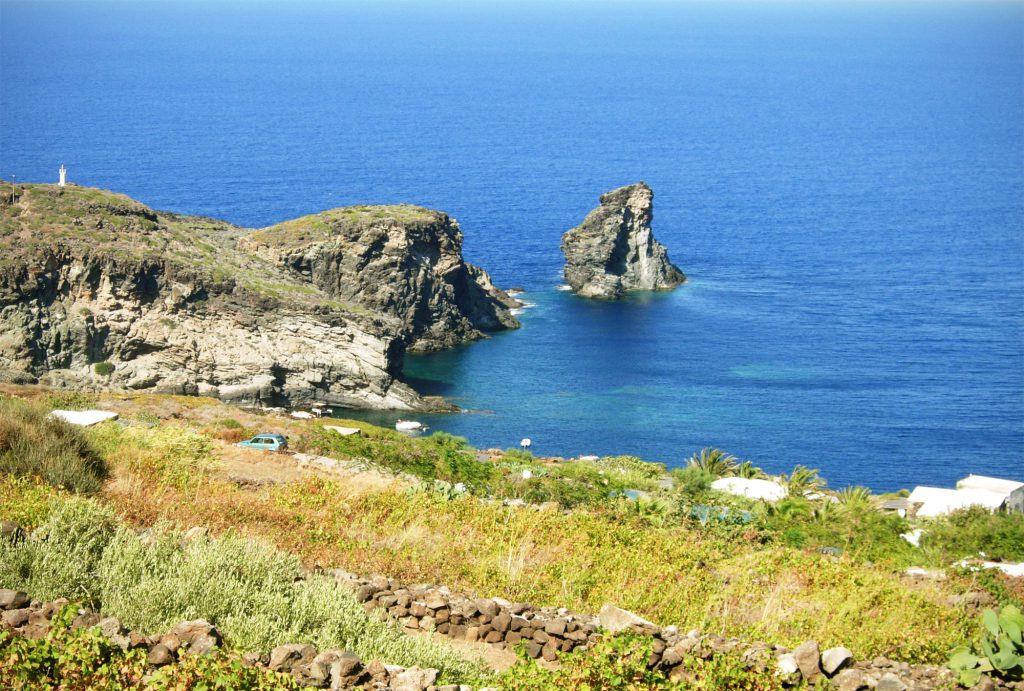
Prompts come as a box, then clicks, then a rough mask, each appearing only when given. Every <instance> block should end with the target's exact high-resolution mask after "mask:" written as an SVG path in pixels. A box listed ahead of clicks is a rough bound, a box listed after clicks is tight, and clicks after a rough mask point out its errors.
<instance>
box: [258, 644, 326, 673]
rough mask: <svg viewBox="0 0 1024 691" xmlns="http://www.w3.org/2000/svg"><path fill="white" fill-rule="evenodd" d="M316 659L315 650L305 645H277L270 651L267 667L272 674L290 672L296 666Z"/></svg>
mask: <svg viewBox="0 0 1024 691" xmlns="http://www.w3.org/2000/svg"><path fill="white" fill-rule="evenodd" d="M314 657H316V650H315V649H314V648H313V646H311V645H306V644H305V643H286V644H285V645H279V646H277V647H276V648H274V649H273V650H271V651H270V664H269V665H267V666H268V667H269V668H270V669H271V671H274V672H291V671H292V668H293V667H295V665H297V664H303V663H308V662H312V661H313V658H314Z"/></svg>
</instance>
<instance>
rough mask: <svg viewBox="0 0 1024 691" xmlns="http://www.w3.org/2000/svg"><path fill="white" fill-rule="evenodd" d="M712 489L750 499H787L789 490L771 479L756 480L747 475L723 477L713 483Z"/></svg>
mask: <svg viewBox="0 0 1024 691" xmlns="http://www.w3.org/2000/svg"><path fill="white" fill-rule="evenodd" d="M711 489H716V490H718V491H719V492H725V493H727V494H734V495H736V496H738V497H747V498H748V499H764V500H765V501H779V500H781V499H785V498H786V496H787V495H788V494H789V491H788V490H787V489H786V488H785V487H783V486H782V485H780V484H779V483H777V482H773V481H771V480H754V479H751V478H745V477H722V478H718V479H717V480H715V481H714V482H712V483H711Z"/></svg>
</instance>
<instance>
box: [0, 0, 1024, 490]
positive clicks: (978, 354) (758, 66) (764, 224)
mask: <svg viewBox="0 0 1024 691" xmlns="http://www.w3.org/2000/svg"><path fill="white" fill-rule="evenodd" d="M61 163H64V164H65V165H66V166H67V167H68V169H69V179H70V180H71V181H73V182H75V183H78V184H82V185H93V186H98V187H103V188H107V189H112V190H117V191H120V192H124V193H126V194H129V195H130V196H132V197H135V198H137V199H139V200H141V201H143V202H145V203H146V204H149V205H151V206H153V207H156V208H159V209H167V210H174V211H179V212H183V213H189V214H201V215H207V216H214V217H219V218H225V219H228V220H230V221H232V222H234V223H238V224H242V225H246V226H252V227H257V226H264V225H269V224H271V223H274V222H277V221H280V220H283V219H287V218H290V217H295V216H299V215H304V214H307V213H312V212H316V211H319V210H322V209H326V208H330V207H334V206H340V205H345V204H354V203H390V202H413V203H417V204H422V205H425V206H429V207H434V208H440V209H443V210H445V211H448V212H449V213H451V214H452V215H453V216H454V217H456V218H457V219H458V220H459V221H460V223H461V225H462V228H463V230H464V233H465V255H466V256H467V258H468V259H469V260H471V261H473V262H475V263H477V264H480V265H481V266H483V267H485V268H486V269H487V270H488V271H489V272H491V274H492V276H493V277H494V279H495V281H496V282H497V283H498V284H499V285H502V286H505V287H512V286H517V287H522V288H524V289H525V290H526V291H527V293H526V295H525V296H524V297H525V299H526V300H527V301H529V302H530V303H531V304H532V305H533V306H532V307H530V308H528V309H527V310H525V311H524V312H523V314H522V315H521V319H522V328H521V329H520V330H518V331H515V332H509V333H503V334H500V335H497V336H495V337H494V338H492V339H490V340H488V341H485V342H480V343H476V344H473V345H470V346H467V347H461V348H458V349H456V350H452V351H449V352H444V353H440V354H435V355H430V356H418V357H410V358H408V362H407V365H406V374H407V376H408V377H409V378H410V381H412V382H413V383H414V384H415V386H417V387H418V388H419V389H420V390H421V391H423V392H426V393H432V394H443V395H445V396H450V397H451V398H452V399H453V400H454V401H455V402H456V403H457V404H458V405H460V406H462V407H463V408H465V409H467V410H469V411H471V412H467V413H462V414H458V415H450V416H439V417H425V418H422V419H423V420H424V421H426V422H428V423H429V424H430V425H431V427H432V428H433V429H435V430H446V431H450V432H453V433H455V434H460V435H465V436H467V437H468V438H469V439H470V440H471V441H472V442H473V443H474V444H475V445H478V446H484V447H502V448H507V447H512V446H516V445H518V442H519V440H520V438H522V437H530V438H531V439H532V440H533V450H534V451H535V452H536V453H538V454H559V455H566V456H573V455H577V454H636V455H640V456H642V457H644V458H647V459H649V460H660V461H664V462H666V463H668V464H669V465H670V466H675V465H680V464H682V463H684V462H685V459H686V458H687V457H688V456H689V455H690V454H691V453H693V452H694V451H696V450H699V449H700V448H701V447H705V446H713V447H721V448H723V449H726V450H727V451H729V452H731V453H732V454H734V455H736V456H738V457H741V458H744V459H750V460H752V461H754V462H755V463H756V464H758V465H761V466H763V467H764V468H766V469H768V470H769V471H772V472H784V471H788V470H789V469H791V468H792V467H793V466H794V465H795V464H798V463H799V464H805V465H808V466H811V467H813V468H820V469H821V471H822V473H823V474H824V476H825V477H826V478H827V479H828V480H829V481H830V484H831V486H833V487H842V486H845V485H848V484H862V485H867V486H869V487H871V488H873V489H875V490H894V489H898V488H901V487H912V486H913V485H915V484H919V483H920V484H938V485H947V486H949V485H952V484H953V483H954V482H955V481H956V480H957V479H958V478H959V477H961V476H963V475H964V474H966V473H969V472H974V473H984V474H992V475H997V476H1004V477H1013V478H1016V479H1019V480H1024V3H1021V2H990V1H982V0H979V1H970V2H956V1H935V2H927V1H915V2H900V1H894V2H890V1H886V2H881V1H877V2H875V1H862V2H855V1H846V2H830V1H828V0H821V1H820V2H798V1H782V0H778V1H772V0H767V1H763V2H741V1H739V0H724V1H722V2H690V3H674V2H603V3H602V2H593V3H583V2H571V1H569V0H562V1H561V2H560V1H559V0H553V1H552V2H544V3H538V2H530V1H527V2H514V3H513V2H500V3H498V2H491V3H487V2H480V3H455V2H446V3H445V2H405V3H399V2H387V1H386V0H385V1H382V2H376V3H363V2H360V3H333V2H332V3H328V2H287V3H286V2H283V1H282V2H245V3H242V2H224V1H217V0H213V1H204V2H174V1H170V0H168V1H159V0H156V1H150V2H142V1H140V2H111V1H109V0H89V1H88V2H86V1H84V0H83V1H81V2H52V1H47V0H32V1H28V2H26V1H23V0H0V178H2V179H5V180H11V179H16V180H18V181H34V182H39V181H56V176H57V168H58V166H59V165H60V164H61ZM638 180H645V181H646V182H647V183H649V184H650V185H651V187H652V188H653V190H654V193H655V197H654V203H655V209H654V211H655V216H654V231H655V235H656V236H657V237H658V239H659V240H661V241H662V242H663V243H664V244H665V245H666V246H667V247H668V248H669V251H670V255H671V258H672V260H673V261H674V262H675V263H676V264H677V265H678V266H679V267H680V268H682V269H683V271H684V272H685V273H686V274H687V276H688V277H689V279H690V280H689V282H688V283H687V284H686V285H684V286H683V287H681V288H679V289H678V290H676V291H675V292H672V293H670V294H660V295H638V296H636V297H634V298H631V299H628V300H625V301H622V302H619V303H600V302H589V301H585V300H582V299H579V298H576V297H574V296H573V295H572V294H571V293H567V292H565V291H563V290H559V286H560V285H561V284H562V283H563V279H562V276H561V266H562V257H561V254H560V251H559V240H560V236H561V234H562V233H563V232H564V231H565V230H567V229H568V228H570V227H572V226H574V225H576V224H577V223H579V221H580V220H581V219H582V218H583V216H584V215H585V214H586V212H587V211H588V210H589V209H591V208H593V207H594V206H595V205H596V204H597V197H598V195H600V194H601V193H602V192H604V191H606V190H609V189H612V188H614V187H618V186H621V185H624V184H629V183H632V182H635V181H638ZM225 347H230V344H225ZM394 417H395V416H386V415H385V416H379V417H378V418H377V419H381V420H384V421H385V422H390V421H391V420H393V419H394Z"/></svg>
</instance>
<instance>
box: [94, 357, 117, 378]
mask: <svg viewBox="0 0 1024 691" xmlns="http://www.w3.org/2000/svg"><path fill="white" fill-rule="evenodd" d="M92 368H93V371H95V372H96V374H98V375H100V376H101V377H106V376H109V375H111V374H113V373H114V364H113V363H111V362H107V361H105V360H104V361H103V362H97V363H96V364H95V365H93V366H92Z"/></svg>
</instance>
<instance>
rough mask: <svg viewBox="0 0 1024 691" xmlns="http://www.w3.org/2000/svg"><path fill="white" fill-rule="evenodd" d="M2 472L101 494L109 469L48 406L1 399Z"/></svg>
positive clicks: (78, 490)
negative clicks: (53, 414) (54, 415)
mask: <svg viewBox="0 0 1024 691" xmlns="http://www.w3.org/2000/svg"><path fill="white" fill-rule="evenodd" d="M0 472H6V473H10V474H12V475H16V476H29V477H36V478H39V479H40V480H42V481H43V482H46V483H48V484H50V485H52V486H54V487H61V488H64V489H69V490H73V491H75V492H86V493H89V492H96V491H97V490H99V488H100V486H101V485H102V483H103V479H104V478H105V477H106V475H107V467H106V464H105V463H104V461H103V459H102V458H101V457H100V456H99V455H98V454H97V452H96V451H94V450H93V448H92V446H91V445H90V444H89V443H88V442H87V441H86V439H85V436H84V435H83V434H82V432H81V430H79V429H78V428H76V427H74V426H72V425H69V424H68V423H66V422H64V421H63V420H60V419H57V418H54V417H52V416H51V415H50V414H49V409H48V407H47V406H44V405H41V404H39V403H34V402H29V401H22V400H19V399H15V398H7V397H0Z"/></svg>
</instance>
